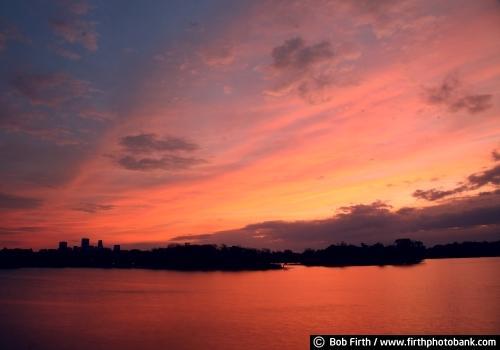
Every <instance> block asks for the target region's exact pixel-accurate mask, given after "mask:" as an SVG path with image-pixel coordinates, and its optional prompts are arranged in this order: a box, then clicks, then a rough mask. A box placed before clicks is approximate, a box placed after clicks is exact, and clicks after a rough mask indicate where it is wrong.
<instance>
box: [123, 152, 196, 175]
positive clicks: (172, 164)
mask: <svg viewBox="0 0 500 350" xmlns="http://www.w3.org/2000/svg"><path fill="white" fill-rule="evenodd" d="M204 162H205V161H204V160H203V159H199V158H194V157H181V156H177V155H173V154H167V155H164V156H162V157H160V158H137V157H134V156H124V157H122V158H120V159H119V160H118V164H119V165H120V166H122V167H123V168H125V169H128V170H141V171H152V170H167V171H176V170H185V169H188V168H191V167H192V166H194V165H197V164H200V163H204Z"/></svg>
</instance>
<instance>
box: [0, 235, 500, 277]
mask: <svg viewBox="0 0 500 350" xmlns="http://www.w3.org/2000/svg"><path fill="white" fill-rule="evenodd" d="M81 242H82V243H81V245H80V246H74V247H72V248H70V247H68V244H67V242H59V247H58V248H57V249H40V250H39V251H34V250H33V249H20V248H12V249H7V248H4V249H2V250H0V268H3V269H5V268H22V267H53V268H65V267H95V268H145V269H168V270H186V271H213V270H226V271H242V270H270V269H282V268H284V267H285V266H286V265H287V264H300V265H305V266H331V267H341V266H361V265H363V266H367V265H368V266H369V265H379V266H383V265H414V264H418V263H420V262H422V261H423V260H425V259H440V258H466V257H467V258H470V257H495V256H500V241H496V242H462V243H456V242H455V243H450V244H445V245H435V246H433V247H430V248H426V247H425V246H424V245H423V243H422V242H420V241H414V240H410V239H407V238H402V239H397V240H396V241H395V242H394V244H392V245H383V244H381V243H377V244H373V245H366V244H361V245H359V246H358V245H352V244H346V243H340V244H334V245H330V246H329V247H327V248H325V249H318V250H314V249H306V250H304V251H303V252H302V253H298V252H293V251H291V250H284V251H270V250H268V249H252V248H242V247H238V246H231V247H228V246H225V245H221V246H217V245H208V244H205V245H196V244H188V243H186V244H172V245H169V246H167V247H165V248H155V249H151V250H139V249H131V250H122V249H121V247H120V246H119V245H114V246H113V248H112V249H111V248H106V247H104V244H103V242H102V241H101V240H99V241H98V244H97V246H92V245H90V240H89V239H88V238H83V239H82V241H81Z"/></svg>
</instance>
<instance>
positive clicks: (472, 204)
mask: <svg viewBox="0 0 500 350" xmlns="http://www.w3.org/2000/svg"><path fill="white" fill-rule="evenodd" d="M499 212H500V195H499V194H498V193H491V194H490V195H488V196H476V197H472V198H466V199H461V200H457V201H454V202H451V203H446V204H441V205H436V206H431V207H427V208H402V209H400V210H397V211H394V210H392V208H391V207H390V206H388V205H386V204H384V203H382V202H375V203H372V204H358V205H354V206H350V207H343V208H341V210H340V211H339V213H338V214H337V215H335V216H334V217H332V218H328V219H324V220H311V221H293V222H288V221H267V222H262V223H257V224H252V225H248V226H245V227H243V228H241V229H236V230H229V231H221V232H215V233H213V234H203V235H195V236H180V237H176V238H174V239H173V241H177V242H179V241H191V242H199V243H218V244H222V243H224V244H236V245H242V246H251V247H267V248H273V249H283V248H292V249H296V250H302V249H305V248H318V247H325V246H327V245H329V244H332V243H338V242H341V241H345V242H349V243H361V242H365V243H374V242H383V243H386V242H387V243H388V242H392V241H393V240H394V239H396V238H400V237H403V236H404V237H410V238H413V239H419V240H422V241H424V242H427V243H439V242H449V241H454V240H464V239H469V240H481V239H498V235H499V231H498V230H499V228H500V216H499V215H498V213H499Z"/></svg>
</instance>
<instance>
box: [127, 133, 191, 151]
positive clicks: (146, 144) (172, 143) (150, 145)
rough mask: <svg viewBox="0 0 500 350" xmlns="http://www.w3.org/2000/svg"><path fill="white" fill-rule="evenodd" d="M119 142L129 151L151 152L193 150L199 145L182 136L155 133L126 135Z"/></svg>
mask: <svg viewBox="0 0 500 350" xmlns="http://www.w3.org/2000/svg"><path fill="white" fill-rule="evenodd" d="M120 144H121V145H122V146H123V147H124V149H125V150H126V151H127V152H130V153H151V152H156V151H159V152H163V151H187V152H191V151H195V150H197V149H198V148H199V146H198V145H197V144H195V143H193V142H190V141H187V140H185V139H183V138H179V137H173V136H164V137H162V138H160V137H158V135H156V134H152V133H149V134H137V135H128V136H124V137H122V138H121V139H120Z"/></svg>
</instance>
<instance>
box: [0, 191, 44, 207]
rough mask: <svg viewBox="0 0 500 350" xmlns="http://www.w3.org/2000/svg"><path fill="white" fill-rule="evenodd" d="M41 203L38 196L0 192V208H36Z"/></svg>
mask: <svg viewBox="0 0 500 350" xmlns="http://www.w3.org/2000/svg"><path fill="white" fill-rule="evenodd" d="M42 203H43V201H42V200H41V199H39V198H34V197H23V196H17V195H13V194H9V193H0V209H6V210H9V209H36V208H38V207H40V206H41V205H42Z"/></svg>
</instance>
